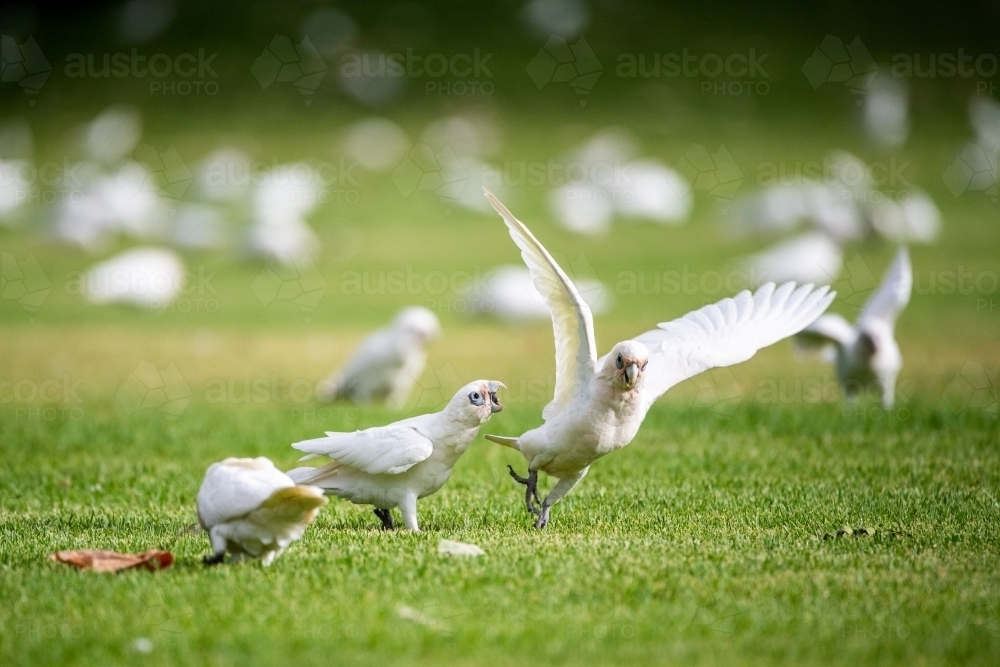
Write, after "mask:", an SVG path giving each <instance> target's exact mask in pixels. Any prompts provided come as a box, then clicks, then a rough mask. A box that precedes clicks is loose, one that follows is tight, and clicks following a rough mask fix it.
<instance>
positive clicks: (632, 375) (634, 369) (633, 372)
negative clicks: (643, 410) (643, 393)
mask: <svg viewBox="0 0 1000 667" xmlns="http://www.w3.org/2000/svg"><path fill="white" fill-rule="evenodd" d="M638 375H639V367H638V366H636V365H635V364H629V365H628V366H626V367H625V381H626V382H627V383H628V386H630V387H633V386H635V379H636V377H638Z"/></svg>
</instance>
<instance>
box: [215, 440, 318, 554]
mask: <svg viewBox="0 0 1000 667" xmlns="http://www.w3.org/2000/svg"><path fill="white" fill-rule="evenodd" d="M326 503H327V499H326V497H325V496H324V495H323V491H322V490H321V489H318V488H316V487H314V486H296V484H295V482H293V481H292V480H291V479H290V478H289V477H288V475H286V474H285V473H283V472H281V471H280V470H278V469H277V468H275V467H274V463H272V462H271V461H270V459H266V458H264V457H262V456H261V457H258V458H256V459H236V458H229V459H226V460H224V461H221V462H219V463H213V464H212V465H211V466H209V468H208V472H207V473H206V474H205V481H204V482H202V484H201V489H200V490H199V491H198V523H200V524H201V527H202V528H204V529H205V530H207V531H208V538H209V540H210V541H211V543H212V556H210V557H208V558H206V559H205V564H206V565H214V564H216V563H221V562H222V561H223V559H224V558H225V557H226V552H227V551H228V552H230V553H231V554H233V555H234V556H236V557H237V558H245V557H250V558H260V559H261V561H262V562H263V563H264V565H270V564H271V562H272V561H274V559H275V558H277V557H278V556H280V555H281V554H282V552H283V551H284V550H285V549H286V548H287V547H288V545H289V544H291V543H292V542H294V541H295V540H298V539H300V538H301V537H302V535H303V533H305V530H306V528H307V527H308V526H309V524H310V523H312V522H313V519H315V518H316V514H317V513H318V512H319V508H320V507H322V506H323V505H325V504H326Z"/></svg>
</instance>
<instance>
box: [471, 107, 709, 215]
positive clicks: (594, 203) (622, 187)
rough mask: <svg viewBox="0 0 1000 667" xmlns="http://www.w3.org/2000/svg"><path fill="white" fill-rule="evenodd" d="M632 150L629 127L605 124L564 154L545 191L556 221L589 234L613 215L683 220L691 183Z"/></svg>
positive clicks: (691, 202)
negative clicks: (557, 179) (554, 181)
mask: <svg viewBox="0 0 1000 667" xmlns="http://www.w3.org/2000/svg"><path fill="white" fill-rule="evenodd" d="M636 152H637V148H636V141H635V139H634V138H633V137H632V135H631V134H630V133H629V132H628V131H626V130H624V129H622V128H617V127H610V128H606V129H604V130H602V131H600V132H598V133H597V134H595V135H594V136H593V137H591V138H590V139H588V140H587V141H586V142H584V143H583V144H582V145H581V146H579V147H578V148H576V149H575V150H574V151H572V152H570V153H569V154H568V155H567V156H565V157H564V158H563V162H564V164H563V174H562V175H563V177H564V179H565V182H564V183H562V184H560V185H559V186H557V187H555V188H554V189H553V190H551V191H550V192H549V207H550V210H551V211H552V214H553V216H554V217H555V219H556V221H557V222H559V224H560V225H562V226H563V227H564V228H565V229H568V230H570V231H573V232H576V233H578V234H588V235H601V234H604V233H606V232H607V230H608V229H609V228H610V226H611V223H612V221H613V220H614V218H615V216H616V215H618V216H622V217H624V218H630V219H634V220H650V221H653V222H658V223H660V224H667V225H677V224H681V223H683V222H685V221H686V220H687V219H688V218H689V217H690V215H691V210H692V208H693V206H694V197H693V193H692V188H691V184H690V183H688V181H687V180H686V179H685V178H684V177H683V176H682V175H681V174H680V173H679V172H677V171H676V170H674V169H672V168H670V167H668V166H667V165H665V164H663V163H661V162H659V161H658V160H655V159H652V158H641V159H635V154H636ZM477 194H478V193H477Z"/></svg>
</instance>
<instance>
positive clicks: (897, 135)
mask: <svg viewBox="0 0 1000 667" xmlns="http://www.w3.org/2000/svg"><path fill="white" fill-rule="evenodd" d="M909 97H910V96H909V92H908V91H907V89H906V82H905V81H904V80H903V79H901V78H899V77H895V76H892V75H891V74H889V73H888V72H885V71H879V73H878V74H876V75H875V78H874V79H872V82H871V84H869V86H868V89H867V90H866V91H865V99H864V106H863V111H864V121H865V130H866V131H867V132H868V136H870V137H871V138H872V139H873V140H874V141H875V142H876V143H878V144H879V145H881V146H885V147H887V148H899V147H900V146H902V145H903V144H905V143H906V138H907V137H908V136H909V134H910V99H909Z"/></svg>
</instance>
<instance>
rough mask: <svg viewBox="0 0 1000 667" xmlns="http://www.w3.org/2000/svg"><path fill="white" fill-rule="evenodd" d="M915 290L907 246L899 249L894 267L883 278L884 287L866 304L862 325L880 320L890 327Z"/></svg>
mask: <svg viewBox="0 0 1000 667" xmlns="http://www.w3.org/2000/svg"><path fill="white" fill-rule="evenodd" d="M912 289H913V268H912V267H911V266H910V253H909V251H907V249H906V246H903V247H901V248H900V249H899V252H898V253H896V259H894V260H893V262H892V266H890V267H889V270H888V271H886V273H885V277H884V278H882V285H881V286H879V288H878V291H877V292H875V294H873V295H872V298H870V299H869V300H868V303H867V304H865V308H864V310H862V311H861V315H860V316H859V317H858V324H859V325H861V324H863V323H864V322H865V321H867V320H880V321H882V322H887V323H889V324H890V325H892V324H895V322H896V318H897V317H899V314H900V313H901V312H903V308H906V304H907V303H909V302H910V291H911V290H912Z"/></svg>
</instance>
